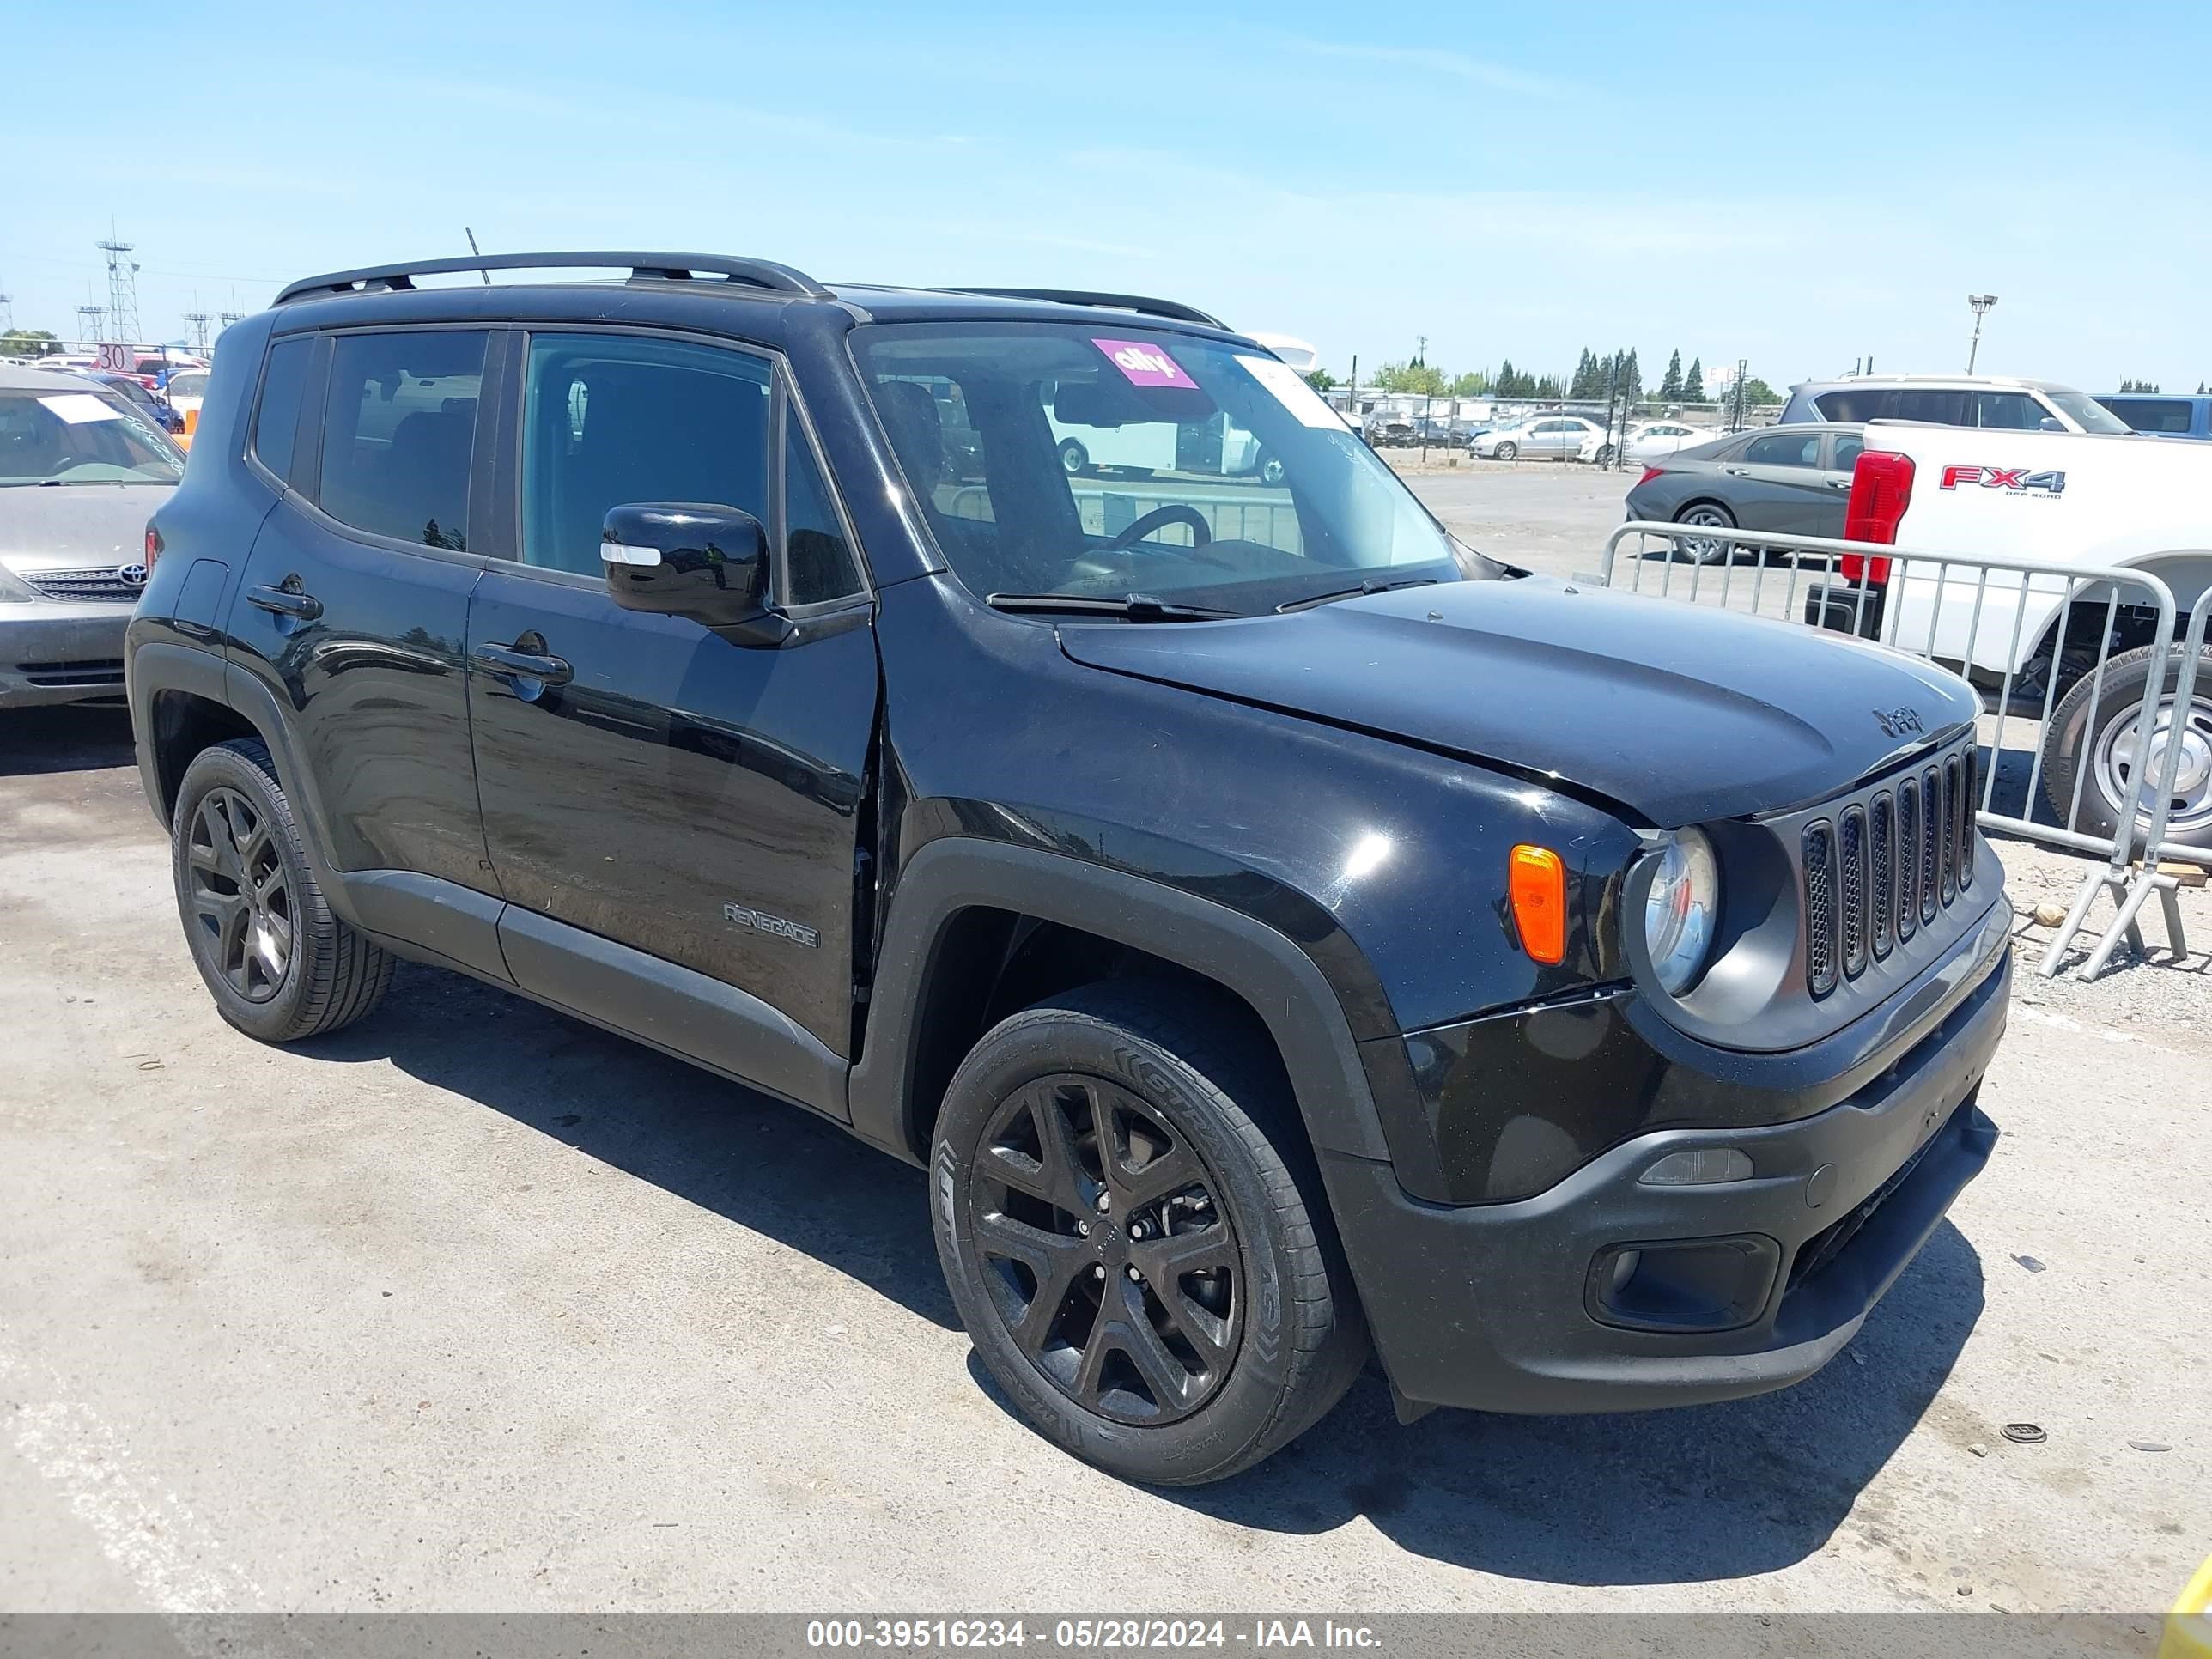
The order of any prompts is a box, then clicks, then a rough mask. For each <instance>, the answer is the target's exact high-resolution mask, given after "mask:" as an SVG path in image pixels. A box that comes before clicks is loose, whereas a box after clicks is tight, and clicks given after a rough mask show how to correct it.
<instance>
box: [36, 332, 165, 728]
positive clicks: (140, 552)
mask: <svg viewBox="0 0 2212 1659" xmlns="http://www.w3.org/2000/svg"><path fill="white" fill-rule="evenodd" d="M183 471H184V458H183V456H181V455H180V454H179V453H178V452H177V449H176V447H175V446H174V445H173V444H172V443H171V442H170V441H169V440H168V438H167V435H165V434H163V433H162V432H161V431H160V430H159V429H158V428H156V427H155V425H154V424H153V422H151V421H149V420H148V419H146V418H145V417H144V416H142V415H140V414H139V413H138V412H137V406H136V405H134V404H126V403H125V401H124V400H123V399H122V398H120V397H119V396H118V395H117V394H115V393H114V392H110V391H108V390H107V389H106V388H105V387H103V386H97V385H94V384H93V383H92V382H90V381H88V380H85V379H83V378H82V377H81V376H79V375H76V374H49V373H47V372H46V370H44V369H36V368H0V708H24V707H27V706H29V705H32V704H36V703H53V702H79V701H82V700H83V699H85V698H88V697H113V696H118V695H119V694H120V693H121V692H122V690H123V629H124V624H125V623H127V622H128V621H129V620H130V617H131V606H132V605H134V604H136V603H137V599H138V595H139V592H140V591H141V590H142V589H143V587H144V586H145V581H146V567H145V553H144V548H145V538H146V520H147V518H148V516H149V514H150V513H152V511H153V510H154V508H155V507H156V506H158V505H159V504H160V503H161V501H163V500H165V499H166V498H167V495H168V493H169V490H170V489H171V488H172V487H173V485H174V484H175V483H176V482H177V479H178V478H179V477H180V476H181V475H182V474H183ZM27 486H37V487H36V488H30V487H27Z"/></svg>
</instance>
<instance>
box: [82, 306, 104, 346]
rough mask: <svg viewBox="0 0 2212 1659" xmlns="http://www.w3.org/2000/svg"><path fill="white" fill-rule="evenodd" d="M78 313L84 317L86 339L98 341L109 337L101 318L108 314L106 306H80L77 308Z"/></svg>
mask: <svg viewBox="0 0 2212 1659" xmlns="http://www.w3.org/2000/svg"><path fill="white" fill-rule="evenodd" d="M76 314H77V315H78V316H80V317H82V318H83V319H84V337H85V338H86V339H88V340H91V341H94V342H98V341H101V340H105V339H106V337H107V335H106V331H104V330H103V329H102V328H101V327H100V319H101V318H103V317H105V316H106V315H107V307H106V306H79V307H77V308H76Z"/></svg>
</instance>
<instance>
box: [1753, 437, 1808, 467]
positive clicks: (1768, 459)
mask: <svg viewBox="0 0 2212 1659" xmlns="http://www.w3.org/2000/svg"><path fill="white" fill-rule="evenodd" d="M1743 459H1744V461H1745V463H1746V465H1751V466H1818V465H1820V434H1819V433H1817V432H1791V433H1780V432H1777V433H1773V434H1771V435H1768V436H1766V437H1763V438H1753V440H1752V441H1750V442H1749V443H1747V444H1746V445H1745V446H1744V450H1743Z"/></svg>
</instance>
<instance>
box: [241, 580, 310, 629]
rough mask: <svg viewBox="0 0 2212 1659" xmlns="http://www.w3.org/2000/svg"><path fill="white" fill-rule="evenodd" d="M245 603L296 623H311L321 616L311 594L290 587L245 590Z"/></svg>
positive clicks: (250, 588)
mask: <svg viewBox="0 0 2212 1659" xmlns="http://www.w3.org/2000/svg"><path fill="white" fill-rule="evenodd" d="M290 580H297V579H296V578H293V579H290ZM246 604H248V605H258V606H259V607H260V608H261V609H262V610H264V611H275V612H276V614H277V615H278V616H280V617H292V618H293V619H294V620H295V621H297V622H313V621H314V620H315V619H316V618H317V617H320V616H321V615H322V614H323V602H322V601H321V600H320V599H317V598H316V597H315V596H314V595H313V594H312V593H301V592H298V591H297V590H295V589H294V588H291V587H249V588H247V589H246Z"/></svg>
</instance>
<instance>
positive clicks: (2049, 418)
mask: <svg viewBox="0 0 2212 1659" xmlns="http://www.w3.org/2000/svg"><path fill="white" fill-rule="evenodd" d="M2035 426H2036V430H2038V431H2039V432H2063V431H2065V430H2066V422H2063V421H2062V420H2060V419H2059V418H2058V417H2057V416H2056V415H2046V416H2044V417H2043V418H2042V419H2041V420H2039V421H2038V422H2036V423H2035Z"/></svg>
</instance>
